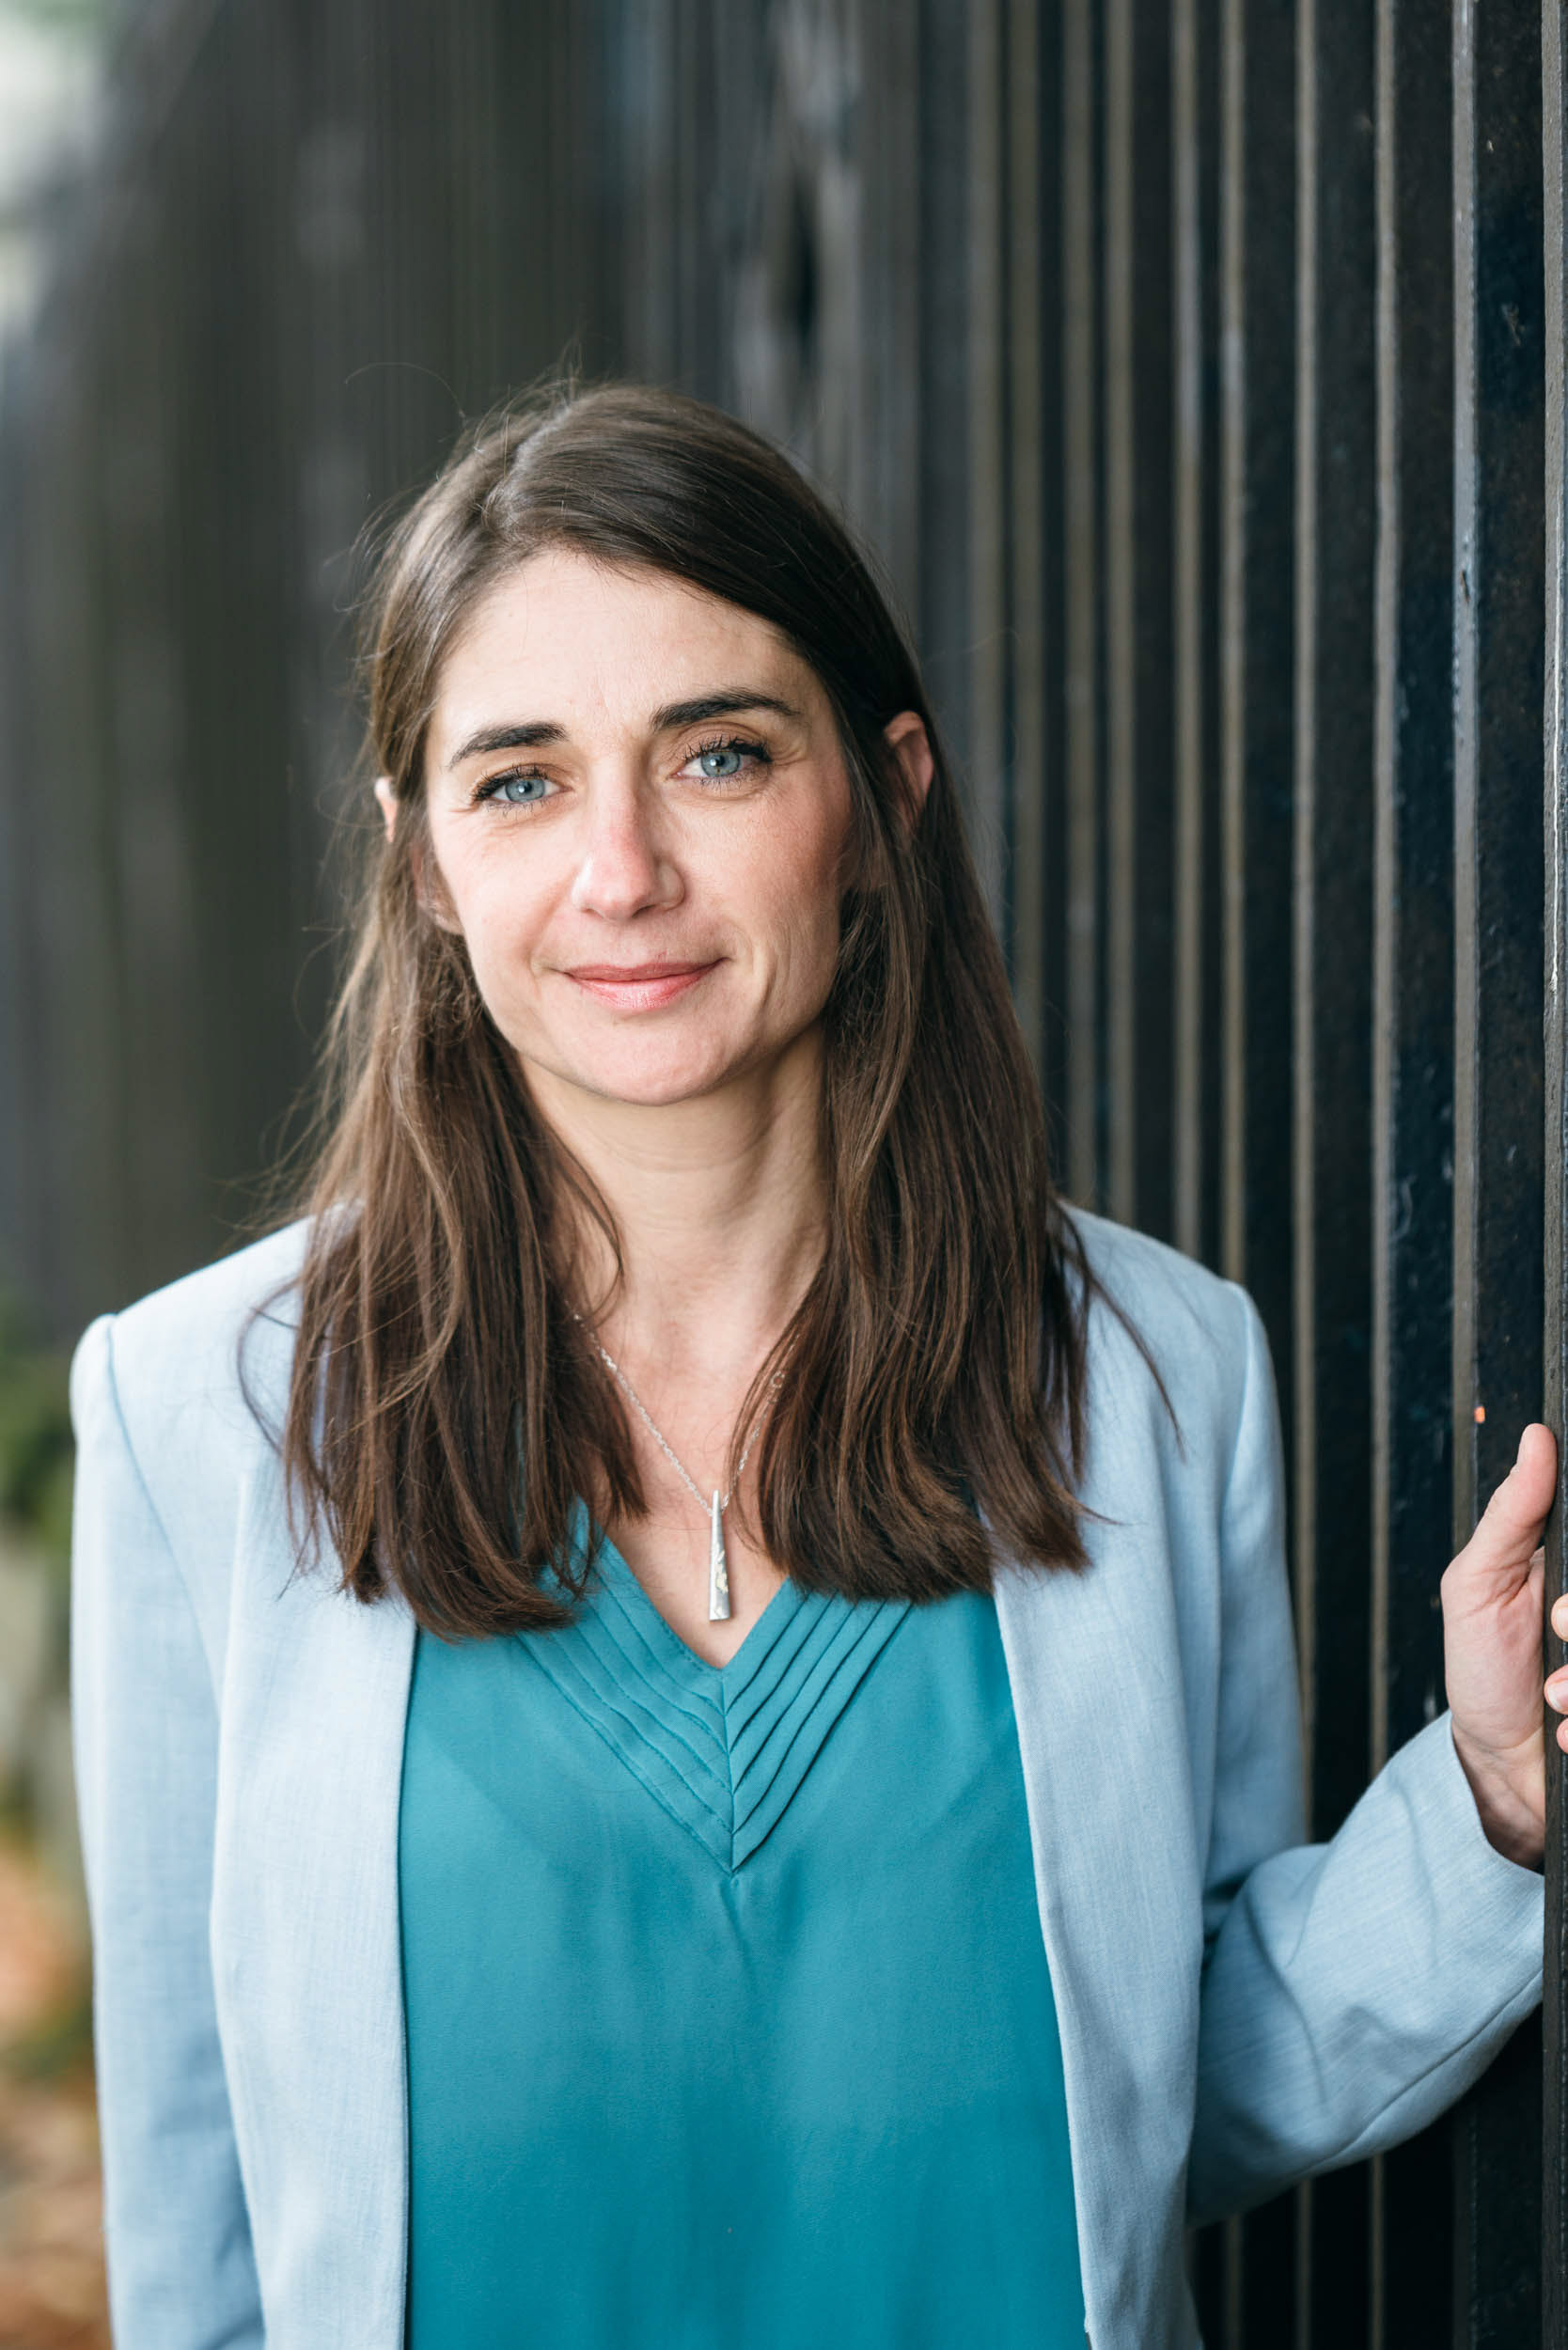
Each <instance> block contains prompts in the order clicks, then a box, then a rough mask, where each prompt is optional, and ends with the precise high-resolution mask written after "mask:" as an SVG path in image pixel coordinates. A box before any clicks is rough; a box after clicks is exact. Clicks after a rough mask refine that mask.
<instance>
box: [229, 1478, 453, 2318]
mask: <svg viewBox="0 0 1568 2350" xmlns="http://www.w3.org/2000/svg"><path fill="white" fill-rule="evenodd" d="M238 1550H239V1555H238V1557H237V1559H236V1561H235V1573H234V1577H233V1594H234V1596H233V1603H232V1616H231V1621H230V1627H229V1637H228V1645H227V1669H226V1677H225V1688H224V1694H223V1707H222V1723H223V1728H222V1737H221V1752H220V1763H219V1795H218V1818H217V1831H216V1855H215V1861H214V1879H213V1903H212V1951H213V1971H214V1976H215V1980H216V1985H217V1995H218V2003H219V2018H220V2026H221V2029H222V2032H223V2039H224V2050H225V2058H226V2062H227V2067H228V2074H229V2092H230V2099H231V2103H232V2105H233V2108H234V2118H235V2131H236V2137H237V2139H238V2143H239V2148H240V2159H241V2164H242V2168H243V2175H244V2181H245V2192H246V2198H247V2201H248V2202H249V2204H250V2207H251V2210H252V2214H253V2217H254V2220H255V2229H254V2234H255V2242H256V2249H257V2256H258V2264H259V2271H260V2281H261V2292H262V2301H263V2307H264V2310H265V2312H266V2320H267V2340H268V2342H269V2345H271V2350H319V2345H320V2344H321V2343H322V2342H333V2343H334V2344H336V2345H338V2346H339V2350H400V2345H401V2343H402V2340H403V2305H404V2284H405V2262H406V2245H407V2202H408V2117H407V2092H406V2079H405V2057H404V2041H403V2011H402V1976H401V1961H400V1946H399V1919H398V1809H399V1794H400V1778H401V1770H402V1750H403V1732H404V1725H405V1722H406V1718H407V1711H408V1694H409V1684H410V1674H411V1669H412V1665H413V1657H414V1646H415V1624H414V1620H413V1618H412V1617H411V1615H410V1614H409V1612H408V1609H407V1607H406V1606H404V1604H403V1603H402V1602H401V1600H400V1599H397V1598H387V1599H384V1600H382V1601H380V1602H378V1603H377V1604H376V1605H375V1606H363V1605H362V1604H361V1603H360V1602H358V1601H357V1600H355V1599H353V1598H352V1597H349V1596H345V1595H343V1594H341V1593H339V1592H338V1591H337V1590H335V1588H334V1587H335V1584H336V1581H337V1565H336V1562H335V1561H332V1560H327V1561H325V1562H323V1563H322V1564H321V1565H320V1566H318V1567H316V1568H314V1569H312V1570H311V1571H310V1572H308V1573H306V1574H300V1575H296V1574H294V1573H293V1572H292V1556H291V1551H290V1545H289V1543H288V1542H287V1539H286V1535H285V1515H284V1507H283V1494H282V1488H281V1480H280V1476H279V1473H278V1469H277V1465H276V1462H275V1460H274V1459H273V1458H272V1457H271V1456H270V1455H269V1456H267V1458H266V1460H265V1461H264V1462H262V1463H259V1465H258V1468H257V1473H256V1475H255V1478H254V1481H253V1483H252V1487H251V1490H250V1492H249V1494H248V1495H247V1497H246V1505H245V1507H244V1509H243V1512H242V1514H241V1522H240V1533H239V1543H238Z"/></svg>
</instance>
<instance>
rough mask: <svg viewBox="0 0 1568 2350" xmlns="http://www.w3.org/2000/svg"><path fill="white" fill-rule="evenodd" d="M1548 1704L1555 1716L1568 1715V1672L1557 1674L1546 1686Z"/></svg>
mask: <svg viewBox="0 0 1568 2350" xmlns="http://www.w3.org/2000/svg"><path fill="white" fill-rule="evenodd" d="M1545 1694H1546V1703H1547V1704H1548V1705H1549V1706H1550V1707H1551V1709H1552V1712H1553V1713H1554V1714H1568V1672H1555V1673H1553V1675H1552V1677H1551V1679H1550V1680H1549V1681H1548V1682H1547V1684H1546V1693H1545Z"/></svg>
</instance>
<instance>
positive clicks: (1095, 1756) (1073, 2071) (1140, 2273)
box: [996, 1442, 1202, 2350]
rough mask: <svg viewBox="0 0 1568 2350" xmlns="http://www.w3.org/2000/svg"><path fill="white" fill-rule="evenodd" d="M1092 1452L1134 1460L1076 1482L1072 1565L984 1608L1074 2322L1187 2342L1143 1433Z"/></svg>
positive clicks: (1181, 1795) (1170, 1649) (1180, 2018)
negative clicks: (1029, 1870) (1045, 1964)
mask: <svg viewBox="0 0 1568 2350" xmlns="http://www.w3.org/2000/svg"><path fill="white" fill-rule="evenodd" d="M1109 1449H1110V1450H1111V1452H1112V1453H1113V1454H1114V1455H1115V1456H1116V1457H1117V1458H1118V1459H1119V1461H1120V1462H1121V1465H1123V1468H1124V1469H1125V1468H1126V1465H1128V1464H1129V1463H1130V1464H1132V1465H1133V1466H1132V1467H1131V1470H1130V1472H1129V1473H1127V1474H1125V1475H1124V1476H1123V1477H1122V1480H1121V1483H1120V1486H1119V1490H1118V1491H1117V1493H1116V1494H1115V1495H1114V1496H1101V1495H1097V1494H1096V1493H1095V1491H1094V1487H1093V1483H1092V1481H1088V1482H1087V1483H1086V1488H1085V1499H1086V1500H1087V1501H1088V1502H1089V1503H1090V1507H1091V1508H1095V1509H1098V1510H1100V1511H1101V1512H1102V1513H1103V1515H1102V1522H1101V1523H1099V1524H1095V1523H1093V1521H1089V1522H1087V1525H1086V1533H1087V1539H1088V1543H1089V1549H1090V1564H1089V1567H1088V1569H1087V1571H1086V1572H1084V1573H1081V1574H1074V1573H1072V1572H1070V1571H1065V1570H1059V1569H1058V1570H1054V1571H1053V1570H1046V1571H1042V1570H1039V1569H1028V1570H1025V1569H1022V1568H1020V1567H1018V1566H1016V1565H1015V1564H1005V1565H1003V1566H1002V1567H1000V1568H999V1570H998V1573H997V1577H996V1611H997V1617H998V1620H999V1622H1000V1626H1001V1633H1002V1641H1003V1647H1004V1651H1005V1653H1006V1656H1007V1662H1008V1670H1009V1675H1010V1679H1011V1686H1012V1696H1013V1708H1014V1713H1015V1716H1016V1719H1017V1724H1018V1740H1019V1748H1020V1752H1021V1755H1022V1759H1023V1765H1024V1778H1025V1786H1026V1791H1027V1801H1028V1812H1029V1826H1030V1836H1031V1841H1032V1843H1033V1851H1034V1866H1035V1884H1036V1891H1037V1894H1038V1897H1039V1903H1040V1916H1041V1924H1042V1929H1043V1935H1044V1940H1045V1950H1046V1956H1047V1958H1048V1961H1049V1964H1050V1968H1051V1981H1052V1987H1053V1991H1054V1993H1055V1998H1056V2005H1057V2013H1058V2029H1059V2030H1060V2034H1061V2045H1062V2063H1063V2071H1064V2074H1065V2079H1066V2089H1067V2103H1068V2121H1069V2130H1070V2136H1071V2141H1072V2150H1073V2176H1074V2195H1075V2199H1076V2203H1077V2211H1078V2233H1079V2247H1080V2256H1081V2259H1082V2262H1083V2270H1084V2292H1085V2298H1086V2302H1087V2306H1088V2318H1089V2328H1090V2338H1091V2340H1092V2341H1093V2342H1096V2343H1105V2344H1110V2343H1113V2342H1114V2343H1118V2344H1120V2343H1122V2342H1126V2343H1135V2342H1136V2343H1137V2344H1138V2345H1139V2350H1146V2346H1147V2350H1156V2345H1157V2346H1158V2350H1166V2345H1167V2344H1168V2343H1171V2344H1175V2343H1178V2342H1186V2341H1187V2340H1188V2339H1189V2334H1188V2331H1187V2328H1186V2322H1185V2316H1184V2312H1185V2311H1186V2309H1187V2296H1186V2294H1185V2291H1184V2287H1183V2282H1182V2278H1181V2273H1180V2271H1181V2261H1182V2217H1183V2211H1182V2206H1183V2193H1184V2190H1183V2182H1184V2169H1185V2161H1186V2149H1187V2142H1188V2139H1189V2136H1190V2131H1191V2122H1192V2115H1191V2104H1192V2078H1193V2074H1192V2063H1193V2050H1194V2047H1195V2044H1196V2036H1197V2016H1198V1990H1199V1982H1200V1967H1201V1959H1202V1914H1201V1905H1200V1898H1199V1892H1198V1888H1199V1883H1200V1871H1199V1865H1198V1858H1197V1854H1196V1850H1195V1842H1194V1831H1193V1819H1192V1802H1191V1795H1190V1780H1189V1775H1188V1741H1187V1726H1186V1723H1185V1721H1184V1709H1183V1699H1182V1692H1181V1687H1180V1682H1179V1675H1178V1674H1177V1673H1176V1672H1175V1670H1174V1669H1173V1668H1172V1664H1171V1660H1172V1659H1173V1658H1174V1657H1175V1654H1176V1636H1175V1625H1174V1622H1173V1617H1172V1606H1171V1597H1170V1585H1169V1577H1168V1562H1167V1560H1166V1559H1165V1556H1164V1542H1163V1538H1162V1535H1163V1519H1164V1505H1163V1499H1162V1496H1160V1494H1159V1489H1158V1478H1157V1474H1156V1473H1155V1472H1154V1469H1153V1463H1154V1461H1155V1458H1156V1457H1157V1446H1156V1445H1154V1444H1153V1443H1152V1442H1150V1443H1147V1444H1146V1445H1145V1446H1143V1447H1142V1448H1139V1447H1138V1446H1137V1445H1136V1444H1127V1443H1115V1442H1113V1443H1112V1445H1111V1446H1110V1448H1109ZM1140 1464H1142V1465H1140ZM1171 2327H1175V2328H1176V2329H1177V2330H1176V2331H1174V2332H1171V2331H1170V2330H1169V2328H1171Z"/></svg>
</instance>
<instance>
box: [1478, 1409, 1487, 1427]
mask: <svg viewBox="0 0 1568 2350" xmlns="http://www.w3.org/2000/svg"><path fill="white" fill-rule="evenodd" d="M1484 1418H1486V1406H1485V1404H1484V1403H1478V1404H1477V1405H1476V1426H1477V1427H1478V1428H1479V1427H1480V1426H1481V1423H1482V1420H1483V1419H1484Z"/></svg>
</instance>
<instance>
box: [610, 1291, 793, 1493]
mask: <svg viewBox="0 0 1568 2350" xmlns="http://www.w3.org/2000/svg"><path fill="white" fill-rule="evenodd" d="M582 1319H583V1317H582V1315H581V1314H577V1313H574V1314H573V1315H572V1320H573V1321H574V1322H577V1323H579V1324H580V1323H581V1322H582ZM593 1348H594V1352H595V1353H596V1354H597V1355H598V1356H599V1358H600V1360H601V1362H603V1364H604V1368H605V1370H606V1371H609V1373H610V1375H611V1377H612V1378H613V1379H614V1380H615V1381H616V1383H617V1385H618V1386H619V1387H621V1388H622V1389H623V1390H624V1391H625V1394H626V1396H627V1399H628V1401H629V1402H631V1404H632V1405H633V1408H634V1409H635V1411H636V1413H637V1415H638V1417H639V1418H640V1419H641V1421H642V1423H643V1426H644V1427H645V1428H646V1429H647V1431H648V1433H649V1434H650V1435H651V1437H652V1439H653V1441H654V1443H655V1444H656V1445H657V1446H658V1448H659V1449H660V1451H661V1452H662V1453H663V1454H664V1456H665V1458H666V1461H667V1462H668V1463H669V1465H670V1466H671V1468H673V1469H674V1470H675V1471H676V1473H677V1475H678V1476H679V1477H680V1478H681V1480H682V1483H683V1484H684V1485H685V1486H686V1488H687V1490H688V1492H689V1493H690V1494H691V1496H692V1498H693V1499H694V1500H695V1501H696V1503H697V1504H698V1508H699V1509H702V1510H706V1509H707V1508H708V1506H709V1505H708V1503H707V1501H706V1499H705V1498H704V1496H703V1492H702V1488H701V1486H700V1485H699V1484H698V1481H697V1480H696V1478H695V1477H694V1476H693V1475H692V1473H691V1471H690V1469H689V1468H687V1466H686V1465H685V1463H684V1462H683V1461H682V1459H681V1457H680V1455H679V1453H678V1452H677V1451H676V1449H675V1447H674V1446H673V1445H672V1444H671V1443H670V1441H669V1438H668V1437H667V1436H666V1434H665V1433H664V1431H663V1430H662V1429H661V1428H660V1427H658V1426H657V1424H656V1423H655V1421H654V1418H653V1415H652V1413H651V1411H650V1410H649V1408H648V1406H647V1404H646V1403H645V1402H643V1400H642V1398H641V1396H640V1395H639V1394H638V1393H637V1391H636V1389H635V1387H633V1385H632V1382H631V1381H630V1379H628V1378H627V1376H626V1373H625V1372H624V1371H622V1370H621V1368H620V1365H619V1363H618V1362H617V1361H616V1359H615V1356H614V1355H611V1354H610V1353H609V1351H608V1350H607V1348H605V1347H603V1346H601V1345H600V1343H599V1341H598V1340H597V1339H595V1340H593ZM783 1377H784V1367H783V1365H782V1364H780V1365H779V1367H778V1369H777V1370H776V1371H775V1372H774V1374H773V1377H772V1378H771V1379H770V1380H769V1381H768V1389H767V1393H766V1394H765V1395H764V1396H763V1398H762V1401H761V1403H760V1406H759V1407H758V1412H757V1417H756V1418H755V1419H754V1420H753V1421H752V1423H751V1427H750V1430H749V1432H748V1434H747V1436H746V1440H745V1444H744V1445H743V1446H742V1448H741V1457H740V1459H739V1460H738V1461H737V1462H736V1464H735V1478H734V1483H733V1484H731V1486H730V1488H729V1493H727V1494H719V1495H718V1506H719V1510H720V1512H724V1511H726V1510H728V1509H729V1504H730V1501H731V1499H732V1498H733V1496H734V1492H735V1486H736V1485H738V1484H739V1483H740V1481H741V1480H742V1478H743V1477H744V1476H745V1465H746V1463H747V1462H748V1461H749V1460H750V1458H751V1448H752V1446H753V1445H754V1444H755V1443H756V1441H757V1438H758V1436H759V1434H760V1433H761V1427H762V1422H763V1421H764V1419H766V1418H767V1416H768V1407H769V1405H770V1404H771V1403H772V1402H773V1399H774V1397H775V1396H776V1393H777V1392H778V1388H779V1385H780V1382H781V1381H782V1379H783ZM714 1492H715V1493H717V1492H718V1489H717V1487H716V1486H715V1487H714Z"/></svg>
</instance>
